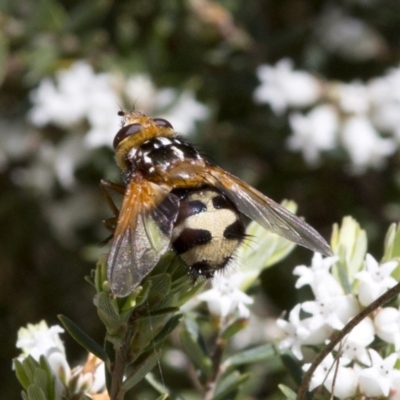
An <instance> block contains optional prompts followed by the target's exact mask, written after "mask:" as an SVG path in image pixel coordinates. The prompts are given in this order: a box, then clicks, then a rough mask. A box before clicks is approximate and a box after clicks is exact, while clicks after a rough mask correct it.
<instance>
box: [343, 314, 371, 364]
mask: <svg viewBox="0 0 400 400" xmlns="http://www.w3.org/2000/svg"><path fill="white" fill-rule="evenodd" d="M374 339H375V329H374V324H373V322H372V320H371V319H370V318H365V319H363V320H362V321H361V322H360V323H359V324H358V325H356V326H355V327H354V328H353V329H352V331H351V332H350V333H349V334H348V335H347V336H345V338H344V339H343V340H342V342H341V343H340V344H338V345H337V346H336V348H335V350H337V351H340V354H341V358H342V360H344V361H345V363H346V364H348V363H350V361H352V360H358V361H359V362H360V363H362V364H364V365H368V366H369V365H371V360H370V357H369V354H368V349H367V346H368V345H369V344H371V343H372V342H373V341H374Z"/></svg>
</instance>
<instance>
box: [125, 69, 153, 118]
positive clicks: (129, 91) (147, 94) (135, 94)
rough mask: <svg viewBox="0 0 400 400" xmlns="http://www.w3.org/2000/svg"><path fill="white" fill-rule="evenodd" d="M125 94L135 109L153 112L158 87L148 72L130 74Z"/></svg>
mask: <svg viewBox="0 0 400 400" xmlns="http://www.w3.org/2000/svg"><path fill="white" fill-rule="evenodd" d="M125 94H126V96H127V97H128V99H129V101H130V102H131V104H132V106H133V108H134V109H135V110H140V111H142V112H144V113H145V114H152V113H153V110H154V107H155V102H156V96H157V88H156V86H155V85H154V83H153V81H152V80H151V78H150V76H149V75H148V74H136V75H132V76H130V77H129V78H128V80H127V82H126V85H125Z"/></svg>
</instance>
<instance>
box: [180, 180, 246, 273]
mask: <svg viewBox="0 0 400 400" xmlns="http://www.w3.org/2000/svg"><path fill="white" fill-rule="evenodd" d="M176 194H177V195H178V196H179V197H180V209H179V214H178V218H177V221H176V224H175V228H174V230H173V232H172V246H173V249H174V250H175V251H176V253H177V254H179V256H180V257H181V258H182V260H183V261H184V262H185V263H186V265H187V266H188V267H189V271H190V273H191V274H193V275H194V276H198V275H204V276H205V277H207V278H211V277H213V275H214V272H215V271H217V270H220V269H222V268H224V267H225V266H226V265H227V264H228V262H229V261H230V260H231V259H232V254H233V253H234V251H235V250H236V248H237V247H238V246H239V244H240V243H241V242H242V241H243V239H244V237H245V226H244V222H243V220H242V216H241V214H240V213H239V212H238V210H237V209H236V207H235V206H234V204H233V203H232V202H231V201H230V200H229V199H227V198H226V197H225V196H224V195H223V194H222V193H221V192H219V191H218V190H216V189H213V188H210V187H205V188H202V189H197V190H189V191H176Z"/></svg>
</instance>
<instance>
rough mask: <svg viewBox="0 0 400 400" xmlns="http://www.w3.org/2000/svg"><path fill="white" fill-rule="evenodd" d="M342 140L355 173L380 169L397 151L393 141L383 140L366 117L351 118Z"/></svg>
mask: <svg viewBox="0 0 400 400" xmlns="http://www.w3.org/2000/svg"><path fill="white" fill-rule="evenodd" d="M341 140H342V144H343V146H344V148H345V149H346V150H347V151H348V153H349V155H350V158H351V161H352V163H353V170H354V172H364V170H365V169H366V168H367V167H373V168H379V167H381V166H382V165H383V164H384V162H385V158H386V157H388V156H390V155H391V154H393V153H394V152H395V151H396V150H397V145H396V143H395V141H394V140H393V139H389V138H388V139H383V138H381V137H380V136H379V134H378V132H377V131H376V129H375V128H374V126H373V125H372V123H371V121H370V120H369V119H368V118H367V117H366V116H361V115H359V116H353V117H349V118H348V119H347V120H346V121H345V122H344V124H343V127H342V132H341Z"/></svg>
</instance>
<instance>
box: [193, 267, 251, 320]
mask: <svg viewBox="0 0 400 400" xmlns="http://www.w3.org/2000/svg"><path fill="white" fill-rule="evenodd" d="M243 280H244V275H243V274H242V273H236V274H233V275H230V276H229V277H225V276H219V277H217V278H214V280H213V281H212V289H210V290H207V291H205V292H203V293H201V294H200V295H199V296H197V297H198V299H199V300H200V301H205V302H207V306H208V309H209V310H210V313H211V314H213V315H216V316H220V317H222V318H225V317H227V316H228V315H230V314H233V313H237V314H238V316H239V318H248V317H249V314H250V311H249V309H248V308H247V307H246V306H247V305H249V304H253V299H252V298H251V297H249V296H248V295H247V294H246V293H244V292H242V291H241V290H240V285H241V284H242V282H243Z"/></svg>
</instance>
